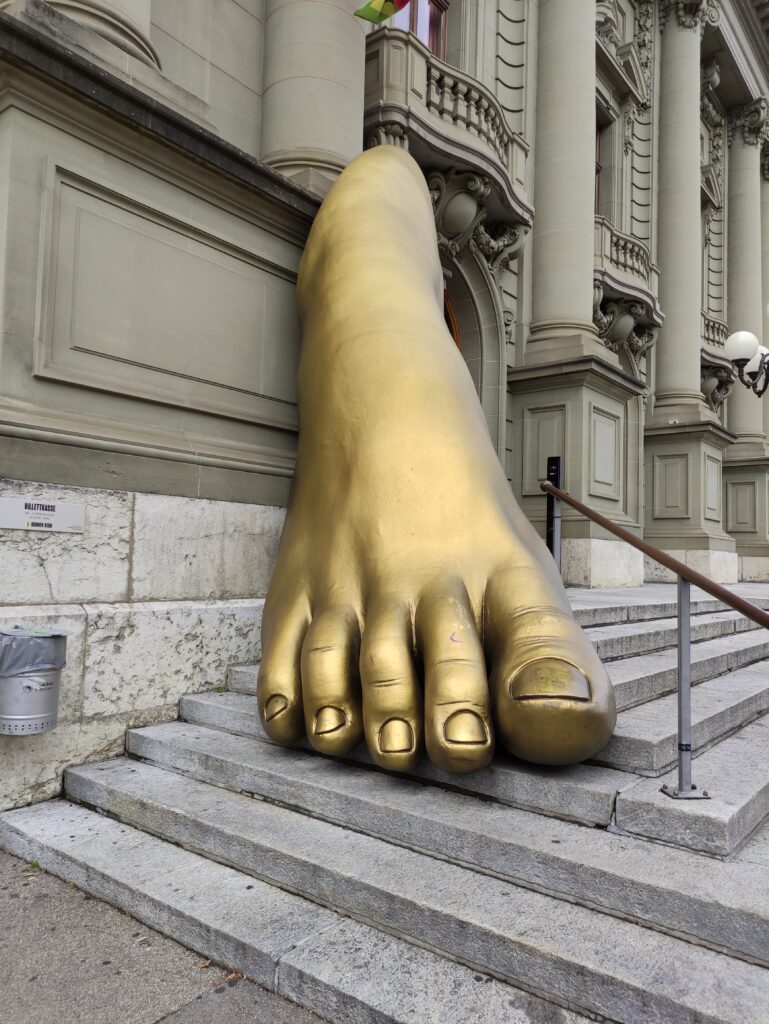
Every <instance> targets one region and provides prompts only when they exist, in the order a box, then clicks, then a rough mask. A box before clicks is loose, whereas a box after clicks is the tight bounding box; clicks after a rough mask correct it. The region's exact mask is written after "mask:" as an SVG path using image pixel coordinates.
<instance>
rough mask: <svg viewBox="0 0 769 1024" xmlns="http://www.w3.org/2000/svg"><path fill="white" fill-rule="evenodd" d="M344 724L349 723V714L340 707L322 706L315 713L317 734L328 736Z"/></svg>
mask: <svg viewBox="0 0 769 1024" xmlns="http://www.w3.org/2000/svg"><path fill="white" fill-rule="evenodd" d="M343 725H347V716H346V715H345V713H344V711H340V709H339V708H332V707H327V708H321V709H320V711H318V712H317V714H316V715H315V726H314V730H315V735H316V736H326V735H327V734H328V733H330V732H336V731H337V729H341V728H342V726H343Z"/></svg>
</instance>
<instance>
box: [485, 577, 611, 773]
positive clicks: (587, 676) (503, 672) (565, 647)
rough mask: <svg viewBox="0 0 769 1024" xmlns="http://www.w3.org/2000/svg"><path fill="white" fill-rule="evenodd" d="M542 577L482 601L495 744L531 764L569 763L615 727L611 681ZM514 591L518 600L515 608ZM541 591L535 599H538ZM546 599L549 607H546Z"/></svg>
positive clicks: (593, 749) (588, 753)
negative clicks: (522, 601)
mask: <svg viewBox="0 0 769 1024" xmlns="http://www.w3.org/2000/svg"><path fill="white" fill-rule="evenodd" d="M549 588H550V581H549V580H548V579H547V577H545V578H544V579H542V580H541V581H540V582H539V586H536V585H535V583H534V580H530V581H529V585H528V586H524V587H522V586H521V581H520V580H519V581H518V586H517V587H513V586H511V585H510V582H509V581H508V584H507V586H501V585H499V584H497V586H495V587H490V588H489V592H488V594H487V605H486V607H487V621H488V624H489V629H488V640H489V646H490V655H491V659H492V670H491V680H492V691H493V694H494V712H495V720H496V724H497V733H498V736H499V740H500V743H501V744H502V745H503V746H504V747H505V748H506V749H507V750H508V751H510V753H512V754H514V755H515V756H516V757H520V758H522V759H523V760H526V761H531V762H533V763H535V764H548V765H564V764H576V763H577V762H579V761H584V760H586V759H587V758H589V757H592V756H593V755H594V754H596V753H597V752H598V751H599V750H601V749H602V748H603V747H605V746H606V744H607V743H608V742H609V739H610V738H611V735H612V732H613V731H614V726H615V723H616V717H617V716H616V707H615V702H614V691H613V689H612V685H611V681H610V679H609V676H608V674H607V672H606V669H605V668H604V666H603V665H602V663H601V661H600V659H599V658H598V655H597V654H596V652H595V649H594V648H593V646H592V644H591V643H590V641H589V640H588V638H587V637H586V636H585V634H584V633H583V631H582V630H581V629H580V627H579V626H578V625H577V624H576V623H575V621H574V619H573V617H572V615H571V614H570V612H569V611H568V608H567V606H565V600H563V601H562V600H561V599H560V595H559V594H557V593H555V588H553V590H552V591H550V589H549ZM521 591H523V593H524V594H525V595H526V597H527V602H526V606H525V607H521V605H520V600H521V598H520V594H521ZM538 591H541V593H538ZM548 598H549V600H548Z"/></svg>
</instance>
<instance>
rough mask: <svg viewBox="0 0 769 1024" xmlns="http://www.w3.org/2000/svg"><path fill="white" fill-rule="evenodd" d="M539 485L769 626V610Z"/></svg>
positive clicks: (548, 486) (567, 496)
mask: <svg viewBox="0 0 769 1024" xmlns="http://www.w3.org/2000/svg"><path fill="white" fill-rule="evenodd" d="M539 486H540V488H541V489H542V490H543V491H544V492H545V494H552V496H553V497H554V498H560V500H561V501H565V502H566V504H567V505H571V507H572V508H573V509H576V511H577V512H580V513H582V515H583V516H587V518H588V519H592V520H593V522H594V523H597V524H598V526H601V527H603V529H604V530H608V532H609V533H613V534H614V536H615V537H619V539H620V540H624V541H627V543H628V544H632V545H633V547H634V548H638V550H639V551H643V553H644V554H645V555H649V557H650V558H654V559H655V560H656V561H658V562H660V563H661V564H662V565H664V566H665V567H666V568H668V569H671V570H672V571H673V572H674V573H677V574H678V575H679V576H683V578H684V579H685V580H688V581H689V582H690V583H693V584H694V586H695V587H699V588H700V590H704V591H705V592H706V593H707V594H710V595H711V597H715V598H717V599H718V600H719V601H723V602H724V604H728V605H729V606H730V607H731V608H734V610H735V611H737V612H741V613H742V614H743V615H745V616H747V617H748V618H749V619H752V620H753V622H757V623H758V625H759V626H763V627H764V629H769V612H765V611H764V610H763V609H762V608H759V607H758V606H757V605H755V604H753V603H752V602H751V601H746V600H745V598H744V597H739V596H738V595H737V594H733V593H732V592H731V590H727V589H726V587H722V586H721V584H720V583H716V582H715V581H714V580H711V579H708V577H707V576H703V575H702V573H701V572H697V570H696V569H690V568H689V566H688V565H684V563H683V562H679V561H678V559H677V558H673V556H672V555H668V554H667V553H666V552H665V551H662V550H661V549H660V548H655V547H654V546H653V545H652V544H647V543H646V541H645V540H639V538H638V537H636V536H635V535H634V534H632V533H631V532H630V531H629V530H626V529H625V528H624V527H623V526H617V524H616V523H613V522H612V521H611V520H610V519H607V518H606V516H602V515H601V513H600V512H594V511H593V509H592V508H588V506H587V505H583V504H582V502H581V501H577V499H576V498H572V496H571V495H570V494H567V493H566V492H565V491H561V490H559V489H558V488H557V487H554V486H553V485H552V484H551V483H550V482H549V481H547V480H540V482H539Z"/></svg>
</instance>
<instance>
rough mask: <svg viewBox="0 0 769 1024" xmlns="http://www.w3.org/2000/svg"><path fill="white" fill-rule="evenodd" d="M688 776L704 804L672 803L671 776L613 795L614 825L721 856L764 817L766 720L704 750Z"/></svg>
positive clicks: (768, 804)
mask: <svg viewBox="0 0 769 1024" xmlns="http://www.w3.org/2000/svg"><path fill="white" fill-rule="evenodd" d="M692 777H693V780H694V782H695V784H696V785H698V786H699V787H700V789H704V790H707V792H708V794H709V796H710V799H709V800H672V799H671V798H670V797H668V796H665V794H664V793H662V792H661V788H660V787H661V786H662V785H663V784H665V785H667V786H669V787H670V788H675V785H676V781H677V776H676V772H670V773H669V774H667V775H664V776H663V777H662V778H657V779H644V780H643V781H642V782H639V783H637V784H636V785H635V786H633V787H632V788H630V789H627V790H625V791H623V792H621V793H619V795H618V797H617V805H616V819H615V824H616V826H617V827H618V828H620V829H622V830H623V831H624V832H627V833H632V834H634V835H642V836H648V837H650V838H652V839H657V840H660V841H661V842H664V843H670V844H672V845H675V846H681V847H686V848H687V849H691V850H700V851H702V852H704V853H710V854H714V855H715V856H720V857H727V856H729V855H730V854H732V853H734V851H735V850H736V849H737V848H738V847H739V846H740V844H741V843H743V842H744V841H745V840H746V839H748V838H749V837H750V836H751V834H752V833H753V832H754V831H755V830H756V829H757V828H758V827H759V826H760V825H761V823H762V822H764V821H765V820H766V819H767V816H768V815H769V717H766V716H765V717H764V718H760V719H759V720H758V721H756V722H753V723H752V724H751V725H748V726H746V727H745V728H744V729H742V730H740V732H738V733H735V735H734V736H730V737H729V738H728V739H726V740H723V741H722V742H721V743H719V744H718V746H715V747H713V748H712V750H708V751H706V752H705V753H704V754H702V755H701V756H700V757H698V758H696V760H695V761H694V762H693V764H692Z"/></svg>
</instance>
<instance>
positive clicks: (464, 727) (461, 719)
mask: <svg viewBox="0 0 769 1024" xmlns="http://www.w3.org/2000/svg"><path fill="white" fill-rule="evenodd" d="M443 735H444V736H445V737H446V739H447V740H448V742H449V743H468V744H476V745H477V744H480V743H488V740H489V734H488V731H487V729H486V726H485V724H484V722H483V719H482V718H481V717H480V715H476V713H475V712H474V711H455V712H454V714H453V715H452V716H451V717H450V718H447V719H446V724H445V725H444V726H443Z"/></svg>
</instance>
